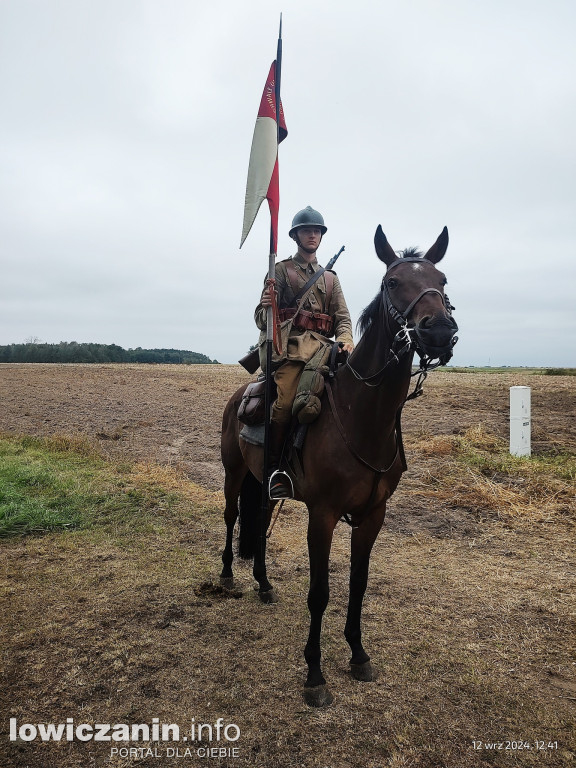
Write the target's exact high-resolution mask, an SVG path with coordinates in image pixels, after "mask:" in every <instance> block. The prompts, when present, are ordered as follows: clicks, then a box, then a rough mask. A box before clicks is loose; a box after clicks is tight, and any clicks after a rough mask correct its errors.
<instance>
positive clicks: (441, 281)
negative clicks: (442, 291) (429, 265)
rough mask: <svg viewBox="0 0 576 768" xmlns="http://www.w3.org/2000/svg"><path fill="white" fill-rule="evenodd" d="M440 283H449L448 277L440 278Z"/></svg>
mask: <svg viewBox="0 0 576 768" xmlns="http://www.w3.org/2000/svg"><path fill="white" fill-rule="evenodd" d="M440 284H441V285H448V280H446V278H445V277H443V278H442V280H440Z"/></svg>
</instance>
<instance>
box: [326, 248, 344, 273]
mask: <svg viewBox="0 0 576 768" xmlns="http://www.w3.org/2000/svg"><path fill="white" fill-rule="evenodd" d="M343 250H344V246H342V248H340V250H339V251H338V253H337V254H335V255H334V256H332V258H331V259H330V261H329V262H328V264H327V265H326V269H332V267H333V266H334V264H336V261H337V260H338V256H340V254H341V253H342V251H343Z"/></svg>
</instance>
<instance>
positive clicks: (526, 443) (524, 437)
mask: <svg viewBox="0 0 576 768" xmlns="http://www.w3.org/2000/svg"><path fill="white" fill-rule="evenodd" d="M530 422H531V418H530V387H510V453H511V454H512V456H530V454H531V446H530V428H531V423H530Z"/></svg>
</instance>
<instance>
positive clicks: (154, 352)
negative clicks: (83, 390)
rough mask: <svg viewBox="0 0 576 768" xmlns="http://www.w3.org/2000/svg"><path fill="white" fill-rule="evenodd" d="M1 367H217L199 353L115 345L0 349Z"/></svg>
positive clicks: (62, 344)
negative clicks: (111, 364) (6, 364)
mask: <svg viewBox="0 0 576 768" xmlns="http://www.w3.org/2000/svg"><path fill="white" fill-rule="evenodd" d="M0 363H159V364H161V363H171V364H184V365H198V364H204V363H218V360H211V359H210V358H209V357H207V356H206V355H202V354H201V353H200V352H190V351H189V350H185V349H142V347H137V348H136V349H123V348H122V347H119V346H118V345H117V344H79V343H78V342H76V341H61V342H60V343H59V344H43V343H36V342H32V343H25V344H7V345H6V346H0Z"/></svg>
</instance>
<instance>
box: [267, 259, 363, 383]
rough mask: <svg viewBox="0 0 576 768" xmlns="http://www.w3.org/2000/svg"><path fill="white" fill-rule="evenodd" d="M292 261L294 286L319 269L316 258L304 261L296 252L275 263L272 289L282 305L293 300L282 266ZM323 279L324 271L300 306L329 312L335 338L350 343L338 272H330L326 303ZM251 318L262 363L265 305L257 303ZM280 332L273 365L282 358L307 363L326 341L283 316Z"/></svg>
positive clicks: (286, 274)
mask: <svg viewBox="0 0 576 768" xmlns="http://www.w3.org/2000/svg"><path fill="white" fill-rule="evenodd" d="M288 262H292V264H293V265H294V267H295V270H296V274H297V276H298V290H300V289H301V288H303V287H304V285H306V283H307V282H308V280H309V279H310V277H311V276H312V275H313V274H314V273H315V272H316V271H317V270H318V269H320V265H319V264H318V261H317V260H316V259H314V261H312V262H311V263H310V264H308V263H307V262H306V261H304V259H303V258H302V257H301V256H300V255H299V254H296V255H295V256H292V258H291V259H285V260H283V261H279V262H277V263H276V270H275V277H276V290H277V292H278V307H279V308H280V309H284V308H286V307H290V306H292V304H293V301H294V291H293V288H292V284H291V282H290V278H289V276H288V273H287V270H286V264H287V263H288ZM327 298H328V297H327V295H326V282H325V279H324V275H321V276H320V277H319V278H318V280H316V282H315V283H314V285H313V287H312V288H311V289H309V291H308V295H307V296H306V297H305V301H304V302H303V303H301V304H300V309H304V310H306V311H308V312H315V313H322V314H325V315H329V316H330V317H331V318H332V321H333V323H334V325H333V335H334V336H335V338H336V341H337V342H343V343H344V344H353V343H354V342H353V336H352V321H351V320H350V313H349V311H348V307H347V306H346V301H345V299H344V294H343V292H342V288H341V286H340V281H339V280H338V276H337V275H334V285H333V289H332V295H331V297H330V304H329V306H326V303H327ZM254 320H255V321H256V325H257V326H258V328H259V329H260V331H261V332H260V339H259V342H258V344H259V348H260V362H261V364H265V360H266V352H265V347H266V307H263V306H262V304H258V306H257V307H256V310H255V312H254ZM281 335H282V354H281V355H280V356H278V355H277V354H276V352H275V351H273V353H272V363H273V365H274V367H275V368H277V367H278V366H279V365H281V364H282V363H283V362H284V361H286V360H288V361H293V362H302V363H307V362H308V361H309V360H310V359H311V358H312V357H313V356H314V355H315V354H316V352H317V351H318V350H319V349H320V346H321V345H322V343H325V342H326V337H325V336H323V335H322V334H320V333H317V332H316V331H308V330H300V329H298V328H294V327H293V320H292V319H290V320H285V321H284V322H283V323H282V325H281ZM262 368H263V369H264V366H263V365H262Z"/></svg>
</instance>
